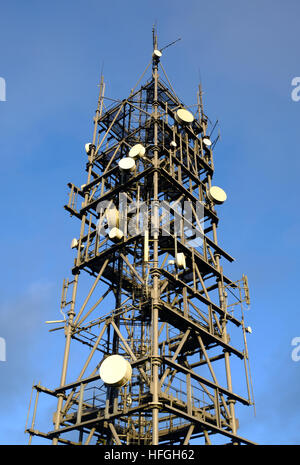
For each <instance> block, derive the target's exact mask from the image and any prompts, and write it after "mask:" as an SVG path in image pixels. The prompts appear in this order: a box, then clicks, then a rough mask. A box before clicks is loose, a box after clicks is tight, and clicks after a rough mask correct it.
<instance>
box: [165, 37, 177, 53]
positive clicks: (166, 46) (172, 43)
mask: <svg viewBox="0 0 300 465" xmlns="http://www.w3.org/2000/svg"><path fill="white" fill-rule="evenodd" d="M179 40H181V37H179V39H176V40H174V42H171V43H170V44H168V45H165V47H163V48H161V49H160V51H161V52H162V51H163V50H164V49H165V48H168V47H171V45H174V44H176V42H178V41H179Z"/></svg>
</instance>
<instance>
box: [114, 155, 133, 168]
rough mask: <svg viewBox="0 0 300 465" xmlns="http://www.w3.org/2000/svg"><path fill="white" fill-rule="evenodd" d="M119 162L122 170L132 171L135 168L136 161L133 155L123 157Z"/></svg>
mask: <svg viewBox="0 0 300 465" xmlns="http://www.w3.org/2000/svg"><path fill="white" fill-rule="evenodd" d="M118 164H119V168H120V170H122V171H132V170H133V169H134V168H135V161H134V159H133V158H131V157H126V158H122V160H120V161H119V163H118Z"/></svg>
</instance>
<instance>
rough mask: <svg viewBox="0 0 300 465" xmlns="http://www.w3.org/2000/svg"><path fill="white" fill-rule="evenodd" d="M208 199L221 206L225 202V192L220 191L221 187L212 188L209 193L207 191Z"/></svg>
mask: <svg viewBox="0 0 300 465" xmlns="http://www.w3.org/2000/svg"><path fill="white" fill-rule="evenodd" d="M208 197H209V199H210V200H211V201H212V202H214V203H217V204H221V203H223V202H225V200H226V199H227V195H226V192H225V191H223V189H221V187H218V186H212V187H211V188H210V189H209V191H208Z"/></svg>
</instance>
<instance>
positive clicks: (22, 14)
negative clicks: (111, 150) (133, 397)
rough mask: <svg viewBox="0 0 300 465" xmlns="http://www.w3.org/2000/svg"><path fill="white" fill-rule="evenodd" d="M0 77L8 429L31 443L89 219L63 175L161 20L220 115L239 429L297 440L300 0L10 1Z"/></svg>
mask: <svg viewBox="0 0 300 465" xmlns="http://www.w3.org/2000/svg"><path fill="white" fill-rule="evenodd" d="M0 8H1V12H0V43H1V54H0V77H3V78H4V79H5V81H6V86H7V89H6V101H5V102H1V101H0V156H1V183H0V186H1V197H2V207H3V208H2V214H1V219H2V222H1V223H2V228H1V245H2V247H1V256H2V266H1V281H0V288H1V301H0V337H4V338H5V340H6V344H7V361H6V362H0V377H1V388H0V389H1V397H0V411H1V420H0V443H1V444H24V443H26V441H27V439H28V438H27V437H26V436H25V435H24V433H23V431H24V425H25V421H26V414H27V408H28V403H29V397H30V390H31V385H32V382H33V381H35V382H38V381H39V380H41V382H42V384H44V385H49V386H50V387H55V386H56V385H57V384H58V382H59V371H60V368H61V358H62V357H61V338H60V337H59V335H56V334H55V333H54V334H51V333H48V329H49V327H47V325H45V324H44V321H45V320H51V319H57V318H59V303H60V295H61V285H62V280H63V278H64V277H68V276H69V271H70V269H71V266H72V261H73V253H72V251H71V250H70V241H71V239H72V238H73V237H75V236H76V235H77V234H78V232H79V223H78V221H76V220H75V219H70V218H69V216H68V214H67V213H66V212H65V211H64V209H63V205H64V204H65V203H66V200H67V193H68V190H67V183H68V182H70V181H72V182H74V183H75V184H77V185H78V184H79V185H80V184H83V183H84V182H85V177H84V176H85V173H84V164H85V156H84V150H83V147H84V144H85V143H86V142H88V141H89V140H90V139H91V135H92V118H93V116H94V111H95V108H96V102H97V94H98V87H97V84H98V81H99V75H100V71H101V69H102V68H103V72H104V78H105V82H106V95H107V96H110V97H112V98H124V97H126V96H127V94H128V93H129V91H130V89H131V88H132V87H133V86H134V85H135V83H136V82H137V80H138V78H139V76H140V75H141V73H142V71H143V70H144V68H145V67H146V65H147V64H148V62H149V60H150V56H151V50H152V35H151V34H152V33H151V29H152V25H153V23H154V22H155V21H156V22H157V27H158V35H159V45H160V47H162V46H164V45H166V44H168V43H169V42H172V41H173V40H176V39H177V38H178V37H181V38H182V40H181V41H180V42H178V43H177V44H176V45H174V46H173V47H170V48H168V49H167V50H166V51H165V53H164V56H163V59H162V63H163V66H164V68H165V69H166V71H167V74H168V77H169V78H170V80H171V82H172V84H173V87H174V88H175V91H176V92H177V94H178V95H179V97H180V98H181V99H182V100H183V101H184V102H185V103H186V104H187V105H191V104H193V103H196V91H197V85H198V82H199V76H201V80H202V85H203V88H204V104H205V110H206V113H207V114H208V115H209V117H210V118H211V119H212V120H215V119H218V120H219V123H220V131H221V141H220V142H219V143H218V144H217V147H216V149H215V155H214V160H215V168H216V172H215V178H214V183H215V184H216V185H219V186H221V187H223V188H224V189H225V191H226V192H227V195H228V200H227V202H226V204H224V205H223V206H222V207H221V208H220V209H219V216H220V226H219V242H220V244H221V246H222V247H223V248H224V249H225V250H227V251H228V252H229V253H230V254H231V255H233V256H234V257H235V258H236V261H235V262H234V264H232V265H231V266H230V267H229V268H227V273H228V274H230V276H231V277H232V278H233V279H239V278H240V277H241V275H242V273H246V274H247V275H248V279H249V285H250V296H251V300H252V302H251V309H250V310H249V312H248V313H247V321H248V323H249V324H250V325H251V327H252V328H253V333H252V335H249V337H248V344H249V352H250V361H251V369H252V377H253V384H254V393H255V399H256V417H254V415H253V411H252V410H251V409H245V410H242V411H241V413H240V415H239V419H240V430H239V433H240V435H241V436H245V437H248V438H249V439H251V440H253V441H255V442H258V443H261V444H300V436H299V428H298V425H299V408H300V396H299V393H298V387H299V384H300V383H299V381H300V362H294V361H293V360H292V358H291V352H292V346H291V341H292V339H293V338H294V337H297V336H300V324H299V321H300V319H299V303H298V289H299V258H300V257H299V246H298V237H299V230H300V220H299V187H298V185H299V169H300V161H299V146H300V136H299V115H300V102H294V101H293V100H292V99H291V92H292V87H291V81H292V79H293V78H294V77H295V76H299V75H300V65H299V51H298V46H297V45H298V42H299V15H300V4H299V2H297V1H292V0H288V1H286V2H283V1H277V0H261V1H257V0H253V1H251V2H245V1H238V0H235V1H234V0H228V1H226V2H224V1H221V0H215V1H211V2H204V1H196V0H191V1H190V2H188V3H187V4H186V5H184V3H183V2H179V1H178V0H173V1H172V2H171V1H169V0H163V1H157V0H152V1H144V2H138V1H136V0H133V1H128V2H122V1H114V0H112V1H111V2H101V1H95V0H85V1H81V0H75V1H66V0H65V1H56V0H53V1H52V2H41V1H31V0H28V1H26V2H21V1H14V0H12V1H11V2H5V3H4V2H2V3H1V6H0Z"/></svg>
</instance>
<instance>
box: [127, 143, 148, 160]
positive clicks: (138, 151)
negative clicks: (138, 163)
mask: <svg viewBox="0 0 300 465" xmlns="http://www.w3.org/2000/svg"><path fill="white" fill-rule="evenodd" d="M145 153H146V149H145V147H144V146H143V145H142V144H136V145H134V146H133V147H132V148H131V149H130V151H129V157H130V158H136V157H143V156H144V155H145Z"/></svg>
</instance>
